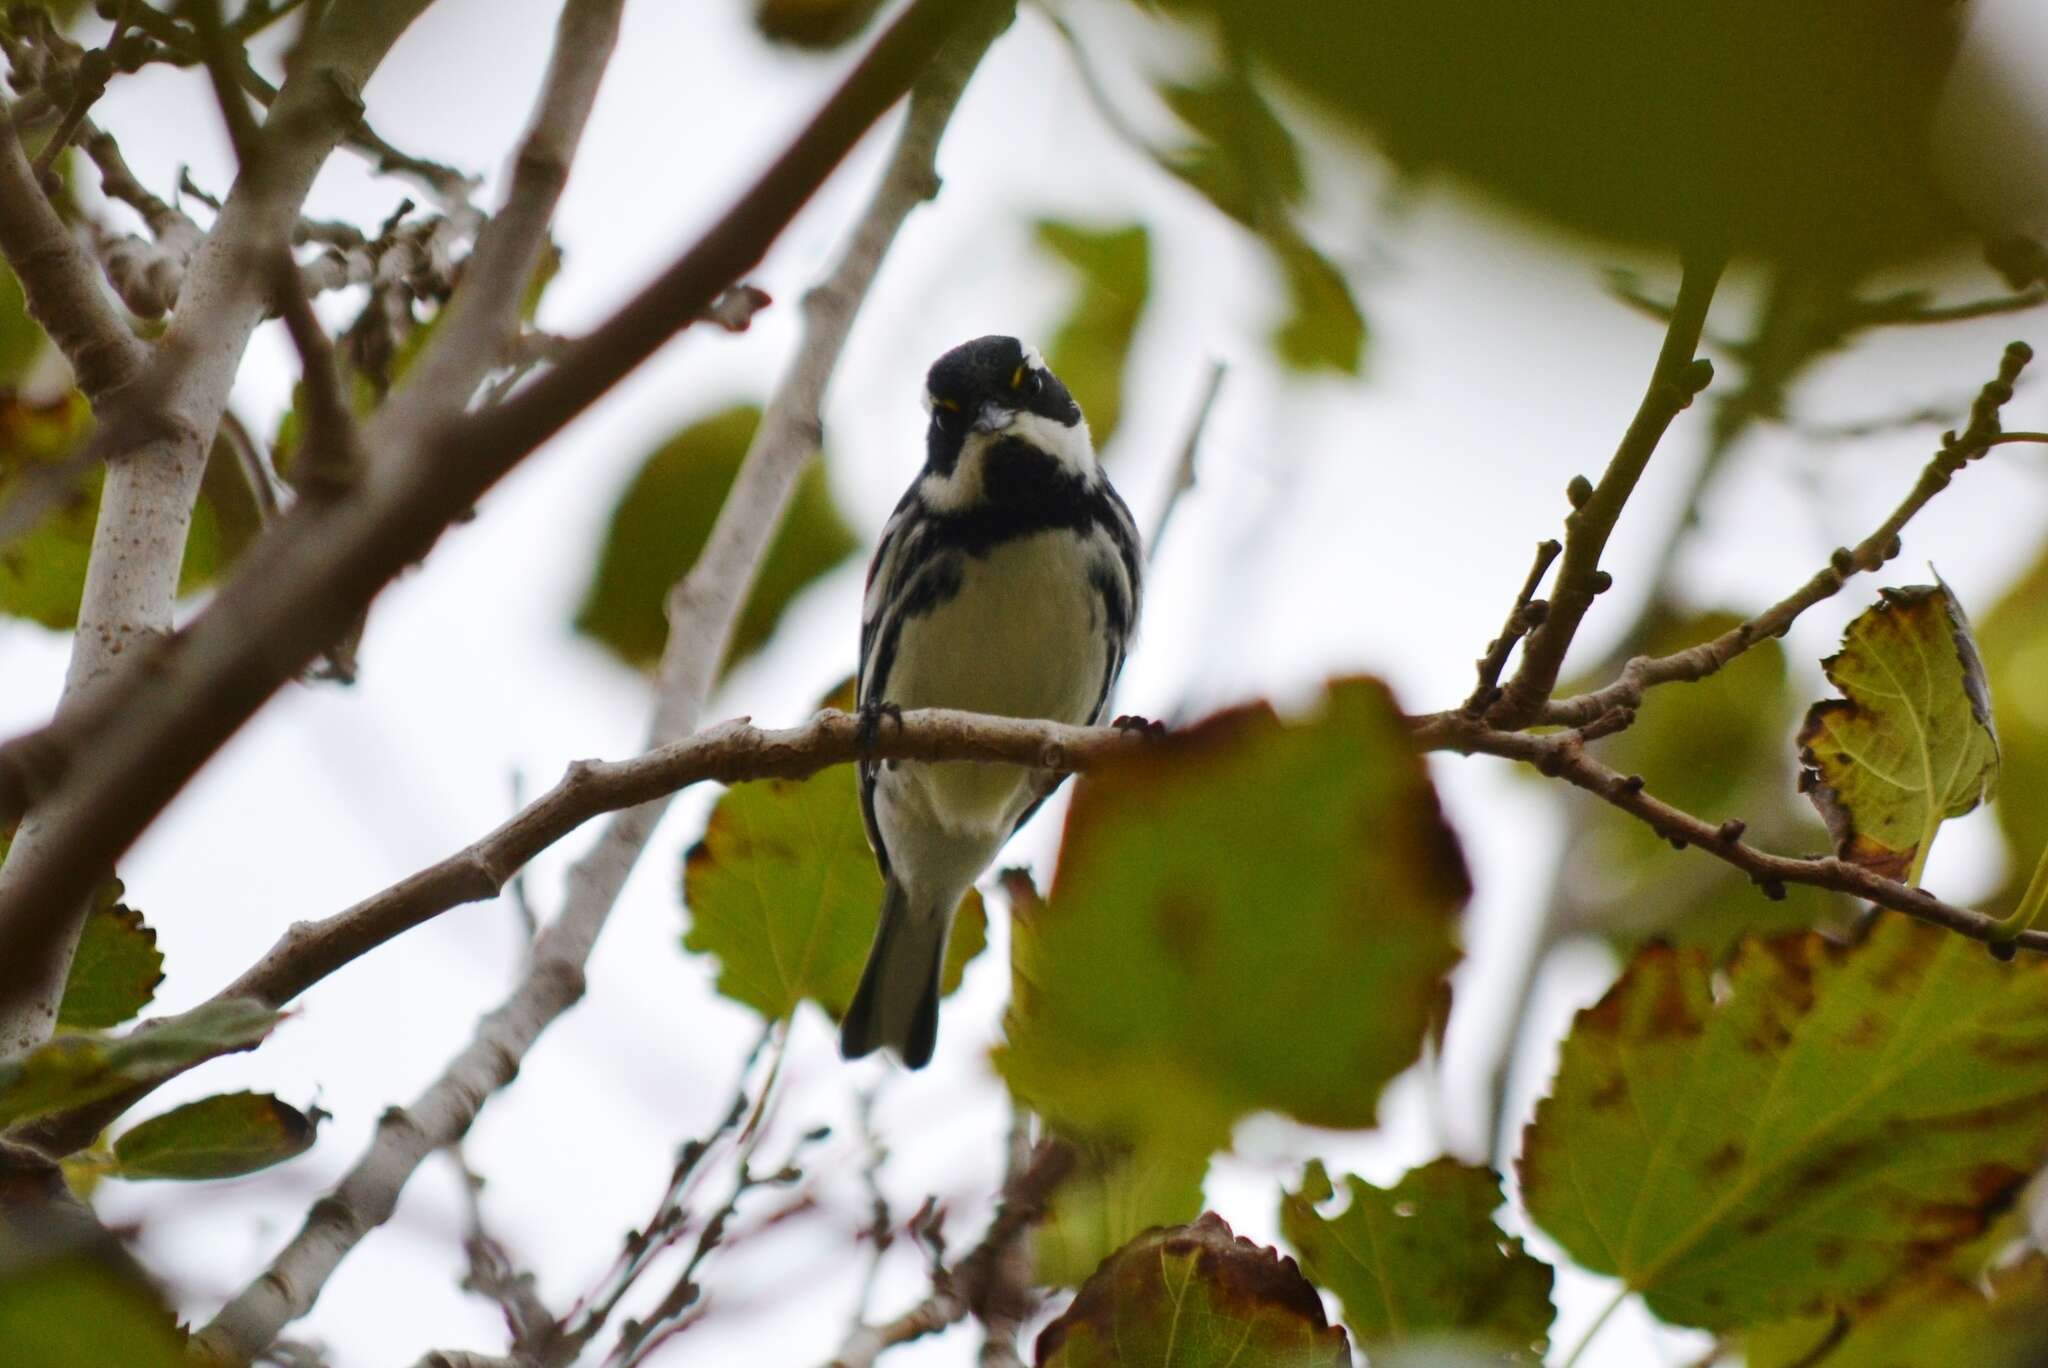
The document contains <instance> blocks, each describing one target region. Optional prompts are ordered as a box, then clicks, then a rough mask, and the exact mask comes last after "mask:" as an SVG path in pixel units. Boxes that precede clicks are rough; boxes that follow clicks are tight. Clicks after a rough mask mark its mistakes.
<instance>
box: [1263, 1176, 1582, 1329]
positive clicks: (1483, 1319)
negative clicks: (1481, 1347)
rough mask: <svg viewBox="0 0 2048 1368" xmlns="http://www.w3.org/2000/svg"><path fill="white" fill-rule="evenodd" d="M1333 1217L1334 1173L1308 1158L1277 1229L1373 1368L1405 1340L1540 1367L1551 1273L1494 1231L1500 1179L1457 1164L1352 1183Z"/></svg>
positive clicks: (1549, 1315) (1550, 1313)
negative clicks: (1457, 1346) (1335, 1303)
mask: <svg viewBox="0 0 2048 1368" xmlns="http://www.w3.org/2000/svg"><path fill="white" fill-rule="evenodd" d="M1344 1187H1345V1191H1346V1192H1347V1194H1348V1195H1349V1204H1348V1205H1347V1206H1346V1207H1345V1209H1344V1211H1343V1212H1341V1213H1340V1214H1338V1215H1336V1216H1325V1215H1323V1214H1322V1213H1321V1212H1319V1211H1318V1210H1317V1209H1316V1208H1317V1207H1318V1206H1320V1205H1321V1204H1323V1203H1326V1202H1328V1201H1329V1200H1330V1198H1331V1197H1332V1195H1333V1189H1332V1188H1331V1186H1330V1175H1329V1174H1328V1173H1327V1172H1325V1171H1324V1169H1323V1166H1322V1164H1321V1163H1318V1162H1313V1161H1312V1162H1311V1163H1310V1164H1309V1166H1308V1171H1307V1173H1306V1174H1305V1175H1303V1178H1302V1183H1301V1191H1299V1192H1291V1193H1287V1194H1285V1195H1284V1196H1283V1197H1282V1198H1281V1201H1280V1233H1281V1234H1282V1235H1283V1236H1284V1237H1285V1238H1286V1240H1287V1243H1288V1244H1290V1245H1292V1246H1294V1251H1295V1253H1296V1254H1298V1255H1299V1256H1300V1257H1301V1266H1302V1271H1303V1273H1305V1274H1306V1275H1307V1276H1308V1278H1309V1281H1311V1282H1313V1283H1314V1284H1315V1285H1316V1286H1318V1287H1321V1288H1324V1289H1326V1290H1327V1291H1331V1292H1334V1293H1336V1294H1337V1298H1338V1300H1339V1301H1341V1302H1343V1304H1344V1323H1345V1325H1346V1326H1348V1327H1349V1328H1350V1331H1351V1334H1352V1336H1353V1337H1354V1338H1355V1339H1356V1340H1357V1342H1358V1344H1359V1346H1360V1347H1361V1348H1363V1349H1365V1350H1366V1352H1367V1353H1368V1354H1369V1355H1370V1356H1371V1357H1372V1360H1373V1362H1374V1363H1378V1362H1379V1361H1380V1358H1381V1355H1382V1354H1383V1352H1384V1351H1386V1350H1389V1349H1392V1348H1395V1347H1397V1346H1399V1345H1401V1344H1403V1343H1408V1342H1418V1341H1419V1342H1420V1343H1421V1344H1423V1345H1427V1344H1429V1343H1430V1342H1431V1341H1432V1340H1435V1341H1443V1340H1453V1341H1455V1342H1461V1343H1465V1344H1468V1345H1470V1344H1473V1343H1475V1342H1477V1341H1485V1342H1486V1347H1487V1348H1489V1349H1490V1350H1492V1351H1493V1354H1494V1356H1495V1361H1496V1362H1512V1363H1524V1364H1541V1363H1542V1362H1543V1354H1544V1351H1545V1349H1547V1348H1548V1347H1549V1343H1550V1323H1551V1321H1552V1320H1554V1319H1556V1316H1557V1310H1556V1308H1555V1307H1553V1306H1552V1305H1551V1303H1550V1285H1551V1279H1552V1274H1551V1271H1550V1267H1549V1265H1547V1264H1545V1263H1543V1262H1542V1261H1540V1260H1538V1259H1535V1258H1532V1257H1530V1255H1529V1254H1527V1253H1526V1252H1524V1251H1523V1249H1522V1242H1521V1241H1520V1240H1519V1239H1515V1238H1512V1237H1510V1236H1509V1235H1507V1234H1505V1233H1504V1232H1503V1231H1502V1230H1501V1228H1500V1227H1499V1226H1497V1225H1495V1224H1494V1221H1493V1213H1494V1212H1495V1211H1496V1210H1497V1209H1499V1207H1500V1204H1501V1195H1500V1175H1499V1174H1497V1173H1495V1172H1493V1171H1492V1170H1491V1169H1482V1168H1472V1167H1469V1166H1467V1165H1465V1164H1460V1163H1458V1162H1457V1161H1456V1160H1455V1159H1438V1160H1436V1161H1435V1162H1434V1163H1430V1164H1426V1165H1424V1166H1423V1167H1421V1168H1418V1169H1411V1170H1410V1171H1409V1172H1408V1173H1407V1174H1406V1175H1405V1176H1403V1177H1402V1179H1401V1181H1400V1182H1399V1183H1397V1184H1395V1185H1394V1186H1393V1187H1392V1188H1377V1187H1374V1186H1373V1185H1372V1184H1370V1183H1368V1182H1366V1181H1365V1180H1364V1179H1362V1178H1357V1177H1353V1176H1351V1175H1348V1174H1347V1175H1346V1176H1345V1178H1344Z"/></svg>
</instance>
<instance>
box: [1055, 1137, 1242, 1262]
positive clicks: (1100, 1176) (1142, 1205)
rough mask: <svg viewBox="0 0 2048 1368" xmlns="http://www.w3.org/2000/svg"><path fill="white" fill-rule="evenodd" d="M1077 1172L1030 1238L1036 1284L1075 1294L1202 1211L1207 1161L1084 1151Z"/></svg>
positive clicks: (1179, 1155)
mask: <svg viewBox="0 0 2048 1368" xmlns="http://www.w3.org/2000/svg"><path fill="white" fill-rule="evenodd" d="M1081 1149H1082V1158H1081V1161H1080V1163H1079V1165H1078V1166H1077V1167H1076V1169H1075V1171H1074V1172H1073V1173H1072V1174H1071V1175H1070V1176H1069V1177H1068V1178H1067V1180H1066V1181H1065V1182H1063V1183H1061V1184H1060V1185H1059V1188H1058V1189H1057V1190H1056V1191H1055V1192H1054V1193H1053V1198H1052V1205H1051V1207H1050V1209H1049V1210H1048V1211H1047V1213H1046V1217H1045V1220H1044V1221H1043V1222H1042V1223H1041V1224H1040V1225H1039V1226H1038V1227H1037V1229H1035V1230H1033V1231H1032V1233H1031V1256H1032V1267H1033V1270H1034V1278H1035V1281H1037V1282H1038V1283H1039V1284H1041V1285H1043V1286H1046V1287H1078V1286H1080V1285H1081V1284H1082V1283H1083V1282H1085V1281H1087V1280H1088V1278H1089V1277H1090V1276H1091V1275H1093V1274H1094V1272H1095V1270H1096V1268H1097V1267H1098V1266H1099V1265H1100V1264H1101V1263H1102V1261H1103V1260H1104V1259H1106V1258H1108V1257H1109V1256H1110V1255H1111V1254H1113V1253H1115V1252H1116V1251H1117V1250H1119V1249H1121V1248H1123V1246H1124V1245H1125V1244H1126V1243H1128V1242H1129V1241H1130V1240H1132V1239H1134V1238H1135V1237H1136V1236H1138V1235H1139V1234H1140V1233H1141V1232H1143V1231H1147V1230H1150V1229H1152V1228H1153V1227H1154V1226H1175V1225H1181V1224H1183V1223H1185V1222H1187V1221H1191V1220H1193V1219H1194V1218H1195V1217H1196V1216H1197V1215H1199V1214H1200V1213H1201V1210H1202V1179H1203V1178H1204V1177H1206V1176H1207V1174H1208V1171H1209V1156H1208V1155H1206V1154H1196V1155H1189V1154H1186V1153H1184V1152H1178V1151H1175V1150H1170V1149H1169V1150H1165V1151H1161V1152H1157V1153H1152V1152H1145V1151H1133V1150H1130V1149H1124V1148H1118V1147H1114V1146H1102V1145H1086V1144H1084V1145H1082V1146H1081Z"/></svg>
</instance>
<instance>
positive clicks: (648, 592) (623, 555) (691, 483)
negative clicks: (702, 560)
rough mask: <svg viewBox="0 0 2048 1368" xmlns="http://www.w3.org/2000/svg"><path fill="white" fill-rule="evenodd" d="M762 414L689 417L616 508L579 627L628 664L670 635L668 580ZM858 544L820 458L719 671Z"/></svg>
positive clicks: (749, 408) (650, 660)
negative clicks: (696, 419) (666, 607)
mask: <svg viewBox="0 0 2048 1368" xmlns="http://www.w3.org/2000/svg"><path fill="white" fill-rule="evenodd" d="M760 421H761V411H760V409H758V408H756V407H755V406H753V405H751V404H740V405H737V406H735V407H733V408H729V409H726V410H725V411H723V412H721V413H717V414H714V415H712V416H711V417H709V418H706V419H703V420H702V421H700V422H696V423H693V424H691V425H690V426H689V427H687V428H684V429H683V430H682V431H681V432H678V433H677V434H676V435H675V436H673V437H671V438H669V439H668V441H666V442H664V443H663V444H662V445H661V447H660V448H659V449H658V450H656V451H655V452H654V454H653V455H652V456H649V457H648V458H647V461H646V462H645V464H643V465H642V466H641V467H640V472H639V474H637V475H635V476H634V477H633V482H632V484H631V485H629V486H628V487H627V489H626V492H625V494H624V495H623V496H622V497H621V498H620V500H619V503H618V507H617V508H615V509H614V510H613V511H612V520H611V527H610V529H609V530H608V531H607V532H606V533H605V541H604V549H603V551H602V553H601V554H600V556H599V559H598V565H597V574H596V577H595V578H594V579H593V580H592V581H591V584H590V588H589V590H588V591H587V592H586V593H585V595H584V598H583V606H582V608H581V609H580V610H578V612H577V614H576V629H577V630H578V631H580V632H582V633H583V634H584V635H585V636H588V637H591V638H593V639H594V640H596V641H597V642H599V643H600V644H601V645H603V646H604V647H606V648H607V649H608V650H610V651H611V652H612V653H613V654H614V655H617V656H618V657H619V658H620V659H622V660H624V661H626V662H627V663H628V664H631V665H636V666H639V667H641V668H643V669H651V668H653V666H654V665H655V664H656V663H657V662H659V661H660V659H661V649H662V645H663V643H665V642H666V641H667V640H668V620H667V617H666V616H665V615H664V612H663V604H664V602H665V600H666V599H667V596H668V591H669V586H670V585H672V584H674V583H675V582H676V581H677V580H678V579H680V578H682V576H683V573H684V572H685V571H687V570H688V569H689V568H690V567H691V566H692V565H694V564H695V563H696V560H697V555H698V553H699V552H701V551H702V550H703V549H704V543H705V541H706V539H707V538H708V537H709V536H710V535H711V524H712V521H713V520H714V519H715V518H716V517H717V516H718V509H719V506H720V505H721V504H723V503H724V502H725V495H726V491H727V490H728V489H730V488H731V487H732V482H733V477H734V476H735V475H736V474H738V472H739V468H740V460H741V458H742V457H743V456H745V455H746V451H747V443H748V442H750V441H752V440H753V436H754V429H755V428H756V427H758V426H759V425H760ZM858 545H859V543H858V541H857V540H856V539H855V537H854V535H853V533H852V531H851V530H849V529H848V527H847V526H846V521H845V519H844V518H842V517H841V516H840V513H839V508H838V505H836V504H835V503H834V502H833V499H832V491H831V487H830V486H829V485H828V484H827V483H826V480H825V471H824V468H823V466H822V465H820V464H819V463H817V462H812V463H810V464H809V465H807V466H806V467H805V468H804V473H803V475H802V476H801V477H800V478H799V479H798V480H797V485H796V491H795V493H794V494H792V495H791V497H790V505H789V512H788V514H787V515H786V516H785V517H784V519H783V523H782V527H781V529H780V530H779V531H778V532H777V533H776V536H775V540H774V542H773V543H772V544H771V545H770V547H769V549H768V558H767V560H766V561H765V562H764V563H763V565H762V567H761V573H760V576H759V578H758V579H757V580H756V581H755V583H754V590H753V593H752V595H751V596H750V597H749V598H748V599H747V606H746V608H745V610H744V611H743V612H742V613H741V614H740V620H739V625H738V626H737V627H736V628H735V629H734V632H733V642H732V649H731V651H730V652H729V653H728V655H727V657H726V660H725V668H728V669H729V668H731V666H732V665H733V664H735V663H736V662H738V661H740V660H744V659H745V658H746V657H747V656H749V655H751V654H752V653H753V652H754V651H756V650H758V649H759V648H760V647H761V645H762V644H763V643H764V642H766V641H767V640H768V637H769V635H770V634H771V633H773V632H774V630H775V625H776V624H777V623H778V622H780V621H781V619H782V613H783V610H784V609H786V608H787V607H788V606H789V604H790V601H791V600H792V599H794V598H795V597H796V596H797V595H798V594H799V593H801V592H802V591H803V590H804V589H805V588H806V587H808V586H809V585H810V584H811V583H812V581H814V580H816V579H818V578H819V577H820V576H822V575H823V574H824V573H825V572H826V571H828V570H830V569H832V568H833V567H834V566H836V565H838V564H839V562H841V561H843V560H845V559H846V557H847V556H848V555H850V554H851V553H852V552H853V551H854V550H855V549H856V548H857V546H858Z"/></svg>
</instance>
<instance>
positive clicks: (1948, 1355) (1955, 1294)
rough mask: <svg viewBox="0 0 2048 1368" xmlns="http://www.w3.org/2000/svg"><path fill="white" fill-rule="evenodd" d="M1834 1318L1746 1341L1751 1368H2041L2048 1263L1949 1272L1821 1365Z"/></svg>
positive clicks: (1846, 1340)
mask: <svg viewBox="0 0 2048 1368" xmlns="http://www.w3.org/2000/svg"><path fill="white" fill-rule="evenodd" d="M1832 1333H1834V1322H1833V1320H1832V1319H1831V1318H1823V1319H1813V1318H1809V1319H1806V1320H1800V1321H1787V1322H1783V1323H1780V1324H1778V1325H1771V1326H1766V1327H1764V1328H1763V1329H1761V1330H1755V1331H1752V1332H1751V1333H1749V1334H1747V1335H1745V1336H1743V1364H1744V1368H1814V1365H1816V1364H1825V1365H1826V1368H2039V1366H2040V1365H2041V1364H2042V1363H2044V1362H2048V1257H2044V1256H2042V1255H2040V1254H2034V1255H2032V1256H2030V1257H2028V1258H2027V1259H2025V1260H2024V1261H2023V1262H2021V1263H2019V1264H2016V1265H2014V1266H2012V1267H2010V1268H2000V1269H1995V1270H1993V1271H1992V1272H1991V1273H1990V1274H1989V1275H1988V1276H1987V1277H1985V1278H1965V1277H1961V1276H1959V1275H1958V1274H1956V1273H1955V1272H1953V1271H1951V1270H1948V1269H1942V1270H1940V1271H1938V1272H1935V1273H1933V1274H1930V1275H1929V1276H1927V1277H1924V1278H1920V1279H1918V1280H1916V1281H1914V1282H1911V1283H1908V1284H1907V1285H1905V1286H1903V1287H1901V1288H1899V1289H1898V1291H1896V1292H1895V1293H1893V1294H1892V1295H1891V1296H1889V1297H1886V1298H1885V1299H1884V1300H1883V1301H1881V1302H1879V1303H1877V1304H1876V1305H1875V1306H1869V1307H1859V1308H1858V1309H1857V1311H1856V1313H1855V1314H1854V1315H1853V1316H1851V1317H1850V1318H1849V1331H1848V1334H1847V1335H1845V1336H1844V1337H1843V1338H1842V1339H1840V1340H1839V1341H1838V1342H1837V1343H1836V1344H1835V1346H1834V1348H1832V1349H1829V1350H1828V1351H1827V1353H1826V1354H1825V1356H1823V1357H1822V1358H1820V1359H1818V1360H1816V1359H1815V1358H1814V1357H1813V1355H1814V1354H1815V1353H1816V1352H1817V1350H1818V1348H1819V1346H1820V1345H1821V1344H1822V1343H1823V1342H1824V1340H1825V1339H1826V1338H1827V1337H1828V1336H1829V1335H1831V1334H1832Z"/></svg>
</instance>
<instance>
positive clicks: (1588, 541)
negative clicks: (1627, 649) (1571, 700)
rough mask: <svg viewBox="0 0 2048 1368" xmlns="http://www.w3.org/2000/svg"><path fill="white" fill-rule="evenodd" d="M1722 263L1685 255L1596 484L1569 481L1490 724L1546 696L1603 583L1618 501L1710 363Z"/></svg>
mask: <svg viewBox="0 0 2048 1368" xmlns="http://www.w3.org/2000/svg"><path fill="white" fill-rule="evenodd" d="M1723 264H1724V263H1723V260H1722V258H1721V257H1719V256H1712V257H1708V256H1700V255H1695V256H1691V257H1688V259H1687V260H1686V263H1685V276H1684V279H1683V281H1682V282H1681V283H1680V285H1679V287H1678V303H1677V304H1676V306H1674V307H1673V309H1672V311H1671V323H1670V325H1669V327H1668V328H1667V329H1666V330H1665V333H1664V346H1663V348H1662V350H1661V351H1659V353H1658V355H1657V365H1656V368H1655V369H1654V370H1652V371H1651V373H1650V386H1649V389H1648V390H1647V391H1646V392H1645V393H1644V395H1643V401H1642V404H1641V406H1640V407H1638V408H1637V410H1636V416H1635V418H1634V420H1633V421H1632V422H1630V423H1629V425H1628V431H1627V432H1626V433H1625V434H1623V436H1622V439H1621V445H1620V446H1619V447H1618V448H1617V449H1616V450H1615V453H1614V458H1613V459H1612V460H1611V461H1609V462H1608V464H1607V470H1606V473H1604V474H1603V475H1601V477H1600V483H1599V484H1598V485H1595V486H1593V487H1592V488H1591V489H1586V488H1585V484H1584V480H1583V478H1581V479H1580V480H1578V481H1575V482H1574V491H1575V497H1574V499H1573V503H1574V505H1575V506H1574V508H1573V509H1572V512H1571V514H1570V516H1568V517H1567V518H1566V519H1565V535H1564V562H1563V564H1562V565H1561V566H1560V567H1559V568H1558V572H1557V587H1556V588H1555V589H1554V590H1553V591H1552V593H1551V597H1550V607H1549V611H1548V612H1547V613H1546V614H1545V616H1544V619H1543V624H1542V625H1541V626H1539V627H1538V628H1537V629H1536V630H1535V631H1534V632H1533V633H1532V634H1531V635H1530V636H1529V639H1528V641H1527V643H1526V644H1524V646H1523V647H1522V664H1521V668H1520V669H1518V670H1517V671H1516V672H1515V676H1514V678H1513V679H1511V680H1509V681H1508V684H1507V686H1506V688H1505V689H1504V690H1503V691H1502V695H1501V699H1500V701H1499V702H1498V703H1496V704H1495V705H1494V706H1493V708H1492V709H1491V711H1490V714H1489V717H1490V720H1491V721H1492V722H1493V723H1494V724H1495V725H1496V726H1501V727H1509V728H1512V727H1519V726H1527V725H1528V724H1529V722H1530V721H1532V720H1533V719H1534V718H1535V716H1536V713H1537V710H1538V709H1540V708H1541V707H1542V706H1543V704H1544V702H1545V701H1547V700H1548V699H1549V697H1550V691H1551V690H1552V689H1553V688H1555V687H1556V686H1557V673H1558V670H1559V669H1561V668H1562V667H1563V665H1564V657H1565V652H1566V651H1567V650H1569V649H1570V648H1571V644H1572V637H1573V636H1574V635H1575V634H1576V633H1577V632H1578V630H1579V623H1580V622H1581V621H1583V620H1584V618H1585V616H1586V610H1587V609H1589V608H1591V607H1592V606H1593V599H1594V597H1595V596H1596V595H1598V594H1599V593H1601V592H1602V591H1603V590H1604V589H1606V588H1607V585H1608V583H1609V582H1610V581H1609V579H1608V576H1607V574H1606V572H1605V571H1603V570H1601V568H1600V553H1601V552H1602V551H1603V550H1605V549H1606V547H1607V538H1608V536H1609V535H1610V534H1611V533H1612V532H1613V531H1614V525H1615V523H1616V522H1617V521H1618V520H1619V519H1620V517H1621V510H1622V508H1623V507H1624V506H1626V504H1627V503H1628V499H1629V496H1630V495H1631V494H1633V493H1634V492H1635V487H1636V481H1638V480H1639V479H1641V478H1642V474H1643V471H1644V470H1645V469H1647V468H1648V467H1649V464H1650V457H1651V456H1653V455H1655V454H1656V451H1657V443H1658V442H1659V441H1660V440H1662V438H1663V436H1664V433H1665V430H1666V429H1667V428H1669V427H1670V426H1671V421H1672V419H1674V418H1676V417H1677V416H1678V415H1679V414H1680V413H1681V412H1683V411H1684V410H1685V408H1686V407H1687V405H1689V404H1691V403H1692V401H1693V397H1694V396H1695V395H1697V394H1698V393H1699V392H1700V391H1701V390H1703V389H1705V388H1706V387H1707V383H1708V382H1709V381H1710V380H1712V379H1713V374H1714V368H1713V366H1712V365H1711V364H1709V363H1708V362H1706V361H1703V360H1696V359H1695V357H1694V353H1695V352H1696V351H1697V350H1698V349H1699V344H1700V332H1701V330H1702V329H1703V328H1704V327H1705V326H1706V321H1707V306H1708V305H1709V304H1711V303H1712V302H1713V299H1714V287H1715V286H1716V285H1717V284H1718V283H1719V281H1720V279H1721V268H1722V266H1723Z"/></svg>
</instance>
